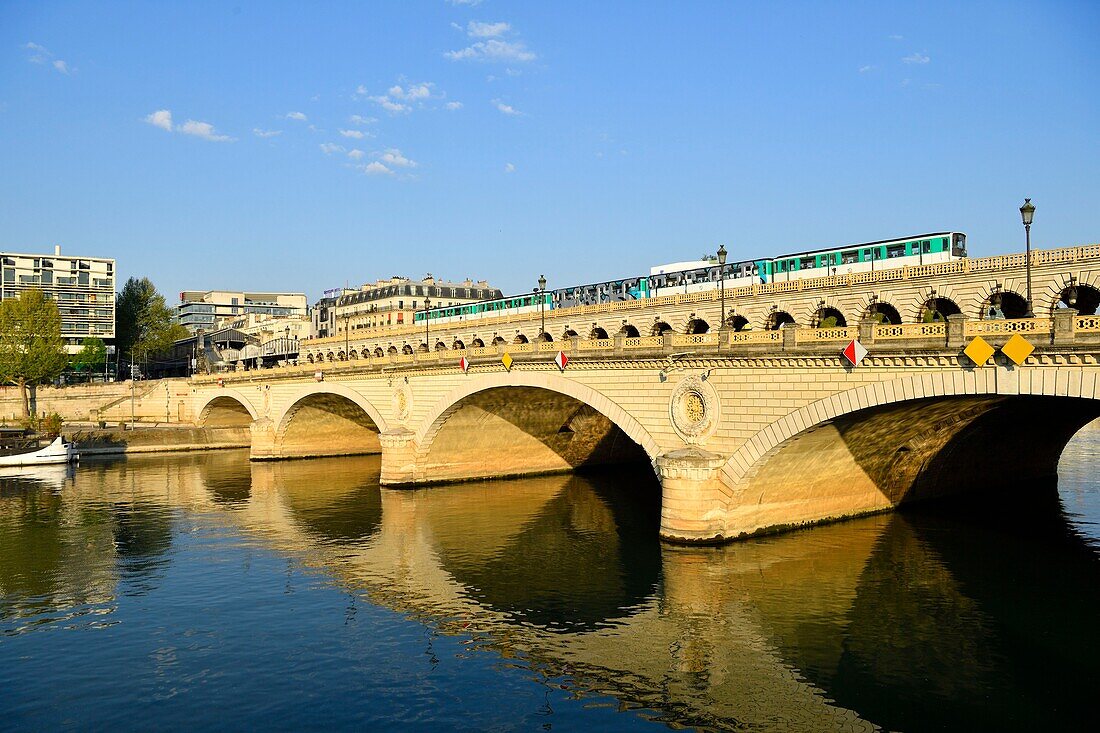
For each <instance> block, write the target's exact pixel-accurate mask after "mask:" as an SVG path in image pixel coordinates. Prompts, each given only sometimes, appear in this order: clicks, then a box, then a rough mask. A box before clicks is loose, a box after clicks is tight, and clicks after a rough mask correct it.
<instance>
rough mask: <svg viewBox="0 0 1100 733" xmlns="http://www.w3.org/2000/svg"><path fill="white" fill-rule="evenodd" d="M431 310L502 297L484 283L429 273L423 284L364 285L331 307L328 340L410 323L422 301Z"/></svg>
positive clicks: (400, 280)
mask: <svg viewBox="0 0 1100 733" xmlns="http://www.w3.org/2000/svg"><path fill="white" fill-rule="evenodd" d="M425 297H427V298H429V299H430V302H431V307H433V308H437V307H446V306H452V305H462V304H464V303H476V302H478V301H480V300H492V299H493V298H501V297H503V294H502V293H501V291H500V290H499V289H497V288H494V287H493V286H491V285H490V284H489V283H488V282H486V281H485V280H479V281H477V282H475V281H473V280H470V279H467V280H464V281H462V282H448V281H446V280H437V279H435V278H434V277H432V275H431V273H428V275H427V276H426V277H425V278H424V279H422V280H412V279H410V278H407V277H398V276H394V277H391V278H389V279H386V280H378V281H376V282H373V283H367V284H365V285H363V286H362V287H361V288H360V289H359V290H352V291H346V290H345V291H344V293H343V294H342V295H340V296H339V297H337V299H336V303H335V305H334V306H332V308H331V310H332V314H331V316H330V319H331V323H332V326H331V329H332V330H330V331H329V333H328V335H329V336H335V335H338V334H342V333H344V331H345V330H346V329H350V330H351V331H352V332H353V333H354V332H356V331H359V332H363V331H373V330H375V329H379V328H386V327H390V326H397V325H406V324H411V323H412V322H413V313H415V312H416V311H417V310H423V309H424V298H425Z"/></svg>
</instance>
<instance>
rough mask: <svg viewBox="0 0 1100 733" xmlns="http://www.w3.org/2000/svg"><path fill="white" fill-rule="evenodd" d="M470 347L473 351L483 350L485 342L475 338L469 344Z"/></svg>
mask: <svg viewBox="0 0 1100 733" xmlns="http://www.w3.org/2000/svg"><path fill="white" fill-rule="evenodd" d="M470 347H471V348H474V349H484V348H485V342H484V341H482V340H481V339H479V338H475V339H474V340H473V341H471V342H470Z"/></svg>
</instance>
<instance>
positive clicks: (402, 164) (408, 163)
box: [374, 148, 417, 168]
mask: <svg viewBox="0 0 1100 733" xmlns="http://www.w3.org/2000/svg"><path fill="white" fill-rule="evenodd" d="M374 155H375V157H376V158H378V159H379V160H380V161H382V162H383V163H388V164H390V165H391V166H394V167H395V168H415V167H416V166H417V163H416V161H415V160H409V159H408V158H406V157H405V156H404V155H402V154H401V151H400V150H398V149H397V148H387V149H386V150H384V151H383V152H381V153H375V154H374Z"/></svg>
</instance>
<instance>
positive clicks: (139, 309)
mask: <svg viewBox="0 0 1100 733" xmlns="http://www.w3.org/2000/svg"><path fill="white" fill-rule="evenodd" d="M115 313H116V325H115V336H116V342H117V344H118V353H119V355H120V356H123V357H124V359H128V358H130V357H131V356H136V357H137V358H141V357H145V356H148V355H151V354H156V353H159V352H163V351H167V350H168V347H170V346H171V345H172V342H173V341H177V340H179V339H182V338H187V336H188V335H189V334H188V333H187V329H186V328H184V327H183V326H181V325H180V324H178V323H176V322H175V321H174V320H173V319H172V315H173V311H172V309H171V308H170V307H169V306H168V304H167V303H166V302H165V300H164V296H163V295H161V294H160V293H158V292H157V289H156V287H155V286H154V285H153V283H152V281H151V280H149V278H147V277H143V278H141V279H140V280H139V279H137V278H133V277H132V278H130V279H129V280H127V281H126V284H125V285H124V286H122V292H121V293H119V294H118V301H117V302H116V304H115Z"/></svg>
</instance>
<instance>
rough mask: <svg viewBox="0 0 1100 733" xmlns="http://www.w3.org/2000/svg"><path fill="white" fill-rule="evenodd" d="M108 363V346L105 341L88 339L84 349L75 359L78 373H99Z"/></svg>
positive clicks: (74, 362)
mask: <svg viewBox="0 0 1100 733" xmlns="http://www.w3.org/2000/svg"><path fill="white" fill-rule="evenodd" d="M106 363H107V345H106V344H105V343H103V339H99V338H86V339H84V341H83V348H82V349H81V350H80V351H79V352H78V353H77V354H76V356H75V357H74V358H73V364H74V365H75V367H76V370H77V371H78V372H98V371H99V370H101V369H102V368H103V365H104V364H106Z"/></svg>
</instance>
